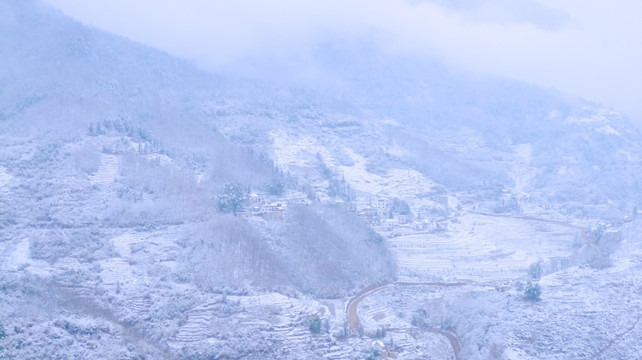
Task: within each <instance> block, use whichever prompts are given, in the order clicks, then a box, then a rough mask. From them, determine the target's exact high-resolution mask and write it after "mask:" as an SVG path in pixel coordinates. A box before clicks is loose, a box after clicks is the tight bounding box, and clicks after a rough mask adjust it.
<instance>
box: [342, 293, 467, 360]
mask: <svg viewBox="0 0 642 360" xmlns="http://www.w3.org/2000/svg"><path fill="white" fill-rule="evenodd" d="M465 285H471V283H463V282H457V283H443V282H417V283H411V282H394V283H393V282H384V283H381V284H379V285H374V286H369V287H367V288H365V289H363V290H362V291H361V292H360V293H359V294H357V295H355V296H354V297H353V298H352V299H350V301H348V304H347V305H346V313H347V314H348V326H349V327H350V329H357V328H358V327H359V325H360V324H361V320H360V319H359V313H358V312H357V308H358V307H359V304H360V303H361V302H362V301H363V300H364V299H365V298H367V297H368V296H371V295H373V294H376V293H378V292H380V291H382V290H385V289H389V288H397V287H409V286H437V287H460V286H465ZM410 330H412V331H421V332H429V333H433V334H439V335H442V336H445V337H446V339H448V342H449V343H450V346H451V347H452V349H453V353H454V354H455V360H460V357H459V353H460V352H461V344H460V343H459V339H457V336H456V335H455V334H454V333H452V332H450V331H446V330H443V329H436V328H408V329H394V328H390V329H386V331H387V332H408V331H410Z"/></svg>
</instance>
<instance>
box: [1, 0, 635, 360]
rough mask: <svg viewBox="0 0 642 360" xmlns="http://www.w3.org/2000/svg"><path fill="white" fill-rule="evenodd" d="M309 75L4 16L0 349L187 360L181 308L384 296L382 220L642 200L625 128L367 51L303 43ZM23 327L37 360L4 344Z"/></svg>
mask: <svg viewBox="0 0 642 360" xmlns="http://www.w3.org/2000/svg"><path fill="white" fill-rule="evenodd" d="M317 61H318V63H317V64H316V66H318V68H319V69H320V71H321V72H322V73H327V74H331V76H332V79H333V81H331V82H327V83H324V84H318V86H316V84H314V83H305V82H301V83H298V85H296V86H294V85H292V84H289V85H288V84H287V83H285V82H276V81H275V82H266V81H253V80H247V79H245V80H242V79H235V78H231V77H226V76H225V75H224V74H219V75H213V74H209V73H207V72H204V71H202V70H198V69H196V68H195V67H193V66H191V65H189V64H187V63H186V62H184V61H182V60H179V59H176V58H174V57H172V56H170V55H168V54H165V53H162V52H159V51H157V50H154V49H151V48H148V47H145V46H142V45H139V44H135V43H133V42H131V41H129V40H127V39H124V38H122V37H118V36H113V35H109V34H106V33H104V32H101V31H98V30H96V29H92V28H88V27H86V26H84V25H82V24H80V23H78V22H74V21H72V20H70V19H68V18H67V17H65V16H64V15H62V14H61V13H60V12H58V11H55V10H52V9H50V8H48V7H46V6H44V5H41V4H40V3H38V2H35V1H31V0H27V1H22V0H8V1H3V2H2V3H1V4H0V63H1V64H2V66H0V144H1V145H0V231H1V232H0V252H1V253H3V254H5V255H4V256H3V257H2V258H1V259H0V266H1V267H0V269H1V270H2V274H1V275H0V276H1V277H0V289H2V292H1V293H0V300H1V301H2V303H3V305H2V306H3V310H4V309H5V305H6V309H9V310H8V311H3V312H2V313H1V314H0V330H2V324H5V328H9V325H8V324H11V325H12V329H9V330H7V331H9V332H11V334H12V336H13V337H12V338H11V339H10V340H11V341H12V342H11V344H12V345H11V346H7V347H4V348H3V347H0V351H1V350H3V349H4V350H6V351H10V352H9V353H8V354H9V357H11V356H14V357H16V358H30V357H31V358H42V357H46V356H49V355H51V354H62V353H64V352H65V351H66V347H65V343H64V341H66V340H64V339H69V338H70V337H71V336H72V335H73V336H77V337H80V336H81V335H78V334H89V333H91V334H97V333H100V334H103V335H101V336H102V337H101V338H100V339H102V340H100V341H98V342H97V343H96V344H94V343H91V344H92V345H91V346H95V348H94V349H95V351H94V352H93V354H95V357H96V358H101V357H102V358H109V357H113V356H114V354H118V356H117V357H120V358H136V357H137V356H138V355H139V354H145V355H147V356H148V357H151V358H159V357H158V356H159V354H168V353H171V354H174V355H176V357H180V356H179V355H181V354H182V355H181V356H183V357H188V356H191V355H189V354H192V353H191V352H190V351H192V350H193V351H195V352H194V354H197V353H198V351H197V350H199V351H200V350H202V349H203V347H198V348H197V347H194V348H190V347H189V341H191V340H189V339H191V337H190V331H191V330H190V329H191V328H188V329H187V330H185V326H186V321H187V315H186V314H187V313H188V312H189V313H190V314H194V313H195V312H196V313H198V312H200V314H201V315H202V314H204V313H207V314H209V315H207V316H210V318H211V319H225V318H226V316H228V315H229V314H230V312H234V311H238V312H242V311H241V310H239V309H241V308H242V306H241V305H240V300H239V303H236V304H234V303H233V302H231V301H230V302H226V301H227V296H228V295H234V296H237V295H239V296H240V295H247V294H262V293H264V292H269V291H277V292H280V293H281V294H286V295H289V296H291V298H299V299H303V300H305V299H308V298H316V299H332V298H343V297H345V296H347V295H348V294H353V293H355V292H357V291H358V290H360V289H362V288H364V287H366V286H369V285H372V284H379V283H382V282H385V281H391V280H394V279H395V277H396V262H395V259H394V258H393V256H392V255H391V252H390V251H389V249H388V242H387V241H386V236H394V235H395V234H396V233H395V231H396V230H398V229H396V228H394V226H395V224H397V225H398V224H404V226H405V227H404V228H403V231H426V229H425V226H426V224H428V223H431V224H432V225H434V227H435V228H434V229H432V230H434V231H442V230H443V228H441V224H440V221H442V222H443V221H444V220H445V219H447V218H448V216H449V214H450V213H451V212H452V211H459V210H462V209H464V208H465V209H468V210H470V209H474V210H479V211H484V212H486V211H495V212H497V213H500V212H512V213H520V212H521V213H523V214H526V215H528V212H529V211H530V210H529V209H538V211H540V212H541V211H542V209H544V210H547V211H549V210H550V213H551V214H553V215H554V216H559V217H561V216H566V217H569V218H575V219H582V218H586V217H590V218H592V219H599V220H604V221H612V222H613V221H620V220H623V219H624V218H625V217H626V216H627V215H630V214H631V213H632V212H633V211H634V210H635V209H636V206H638V205H639V204H640V202H641V200H642V191H641V189H640V184H639V183H638V179H639V178H640V175H642V173H641V172H642V171H641V168H640V161H641V157H642V149H641V148H640V143H639V139H640V133H639V131H638V130H637V129H636V128H634V127H633V126H632V125H631V124H630V123H629V122H628V120H627V119H626V117H625V116H623V115H620V114H617V113H614V112H612V111H610V110H608V109H605V108H603V107H601V106H599V105H596V104H591V103H587V102H585V101H582V100H577V99H569V98H568V97H565V96H562V95H560V94H558V93H556V92H554V91H552V90H547V89H541V88H536V87H533V86H528V85H524V84H521V83H517V82H513V81H508V80H503V79H495V78H487V77H480V76H476V75H471V74H465V73H461V72H457V71H455V70H452V69H449V68H447V67H444V66H442V65H440V64H437V63H433V64H426V63H418V62H414V61H410V60H408V59H404V58H399V57H395V56H391V55H388V54H382V53H380V52H377V51H375V50H373V49H371V48H369V47H360V46H356V47H337V46H331V45H327V46H321V47H319V50H318V54H317ZM141 294H147V295H145V296H143V295H141ZM214 296H217V300H216V302H215V304H216V308H215V310H212V309H211V308H208V307H205V308H201V307H199V306H196V304H202V303H207V301H212V298H213V297H214ZM218 297H220V299H218ZM303 300H301V301H303ZM41 304H45V305H41ZM141 304H142V305H141ZM235 306H236V307H235ZM324 306H325V305H324ZM70 309H75V310H73V311H72V310H70ZM195 309H196V310H195ZM324 309H325V308H324ZM327 309H328V310H327V311H328V312H331V311H333V310H331V306H328V307H327ZM264 310H265V311H266V312H270V311H272V313H270V314H271V315H274V316H276V315H275V314H277V315H278V314H280V313H279V312H278V311H276V310H273V309H272V310H270V309H269V308H267V307H266V309H264ZM279 311H280V310H279ZM292 311H293V312H294V310H292ZM323 311H325V310H323ZM212 314H214V315H212ZM307 315H308V314H305V313H300V314H297V315H296V316H297V317H296V319H290V320H289V321H291V322H293V323H294V322H296V326H300V325H301V324H303V323H304V321H305V318H304V317H305V316H307ZM202 316H205V315H202ZM95 318H99V319H100V320H96V319H95ZM194 318H197V319H198V318H199V317H198V316H194ZM87 319H89V320H87ZM63 320H64V321H63ZM217 321H218V320H217ZM34 324H37V325H36V328H37V331H35V333H36V335H33V336H35V337H36V338H37V339H36V340H37V341H36V340H33V339H31V338H29V339H31V340H29V341H32V340H33V341H34V343H38V344H41V345H42V346H35V347H31V348H28V349H27V348H23V347H21V345H20V344H23V343H24V341H27V340H25V339H27V338H28V337H29V336H31V335H32V334H31V333H30V332H29V331H27V332H25V331H24V329H27V328H30V325H31V326H34ZM74 324H76V325H74ZM190 324H191V323H190ZM208 324H209V323H208ZM14 325H15V327H13V326H14ZM255 325H256V324H255ZM259 325H260V326H264V325H265V324H263V323H260V324H259ZM259 325H257V326H259ZM268 325H269V327H271V326H272V324H268ZM190 326H192V325H190ZM194 326H196V325H194ZM279 326H285V325H279ZM303 327H304V328H305V325H303ZM49 328H55V329H58V330H55V331H59V332H61V333H62V331H63V330H64V331H65V334H66V335H64V336H63V335H60V336H58V335H56V336H58V337H52V338H55V339H59V340H56V341H53V340H51V339H50V338H49V335H47V334H48V333H47V332H46V331H45V329H49ZM178 329H182V330H181V331H182V332H179V330H178ZM270 329H271V330H270V331H272V330H274V329H273V328H270ZM282 329H285V327H283V328H282ZM47 331H48V330H47ZM207 331H210V332H214V331H223V330H221V329H210V328H208V329H207ZM230 331H231V330H230ZM244 331H245V330H244ZM248 331H249V330H248ZM274 331H276V330H274ZM186 333H187V335H185V334H186ZM1 334H2V332H0V335H1ZM42 334H45V335H42ZM56 334H58V333H56ZM69 334H71V335H69ZM132 334H133V335H132ZM54 335H55V334H54ZM130 335H131V336H130ZM38 336H40V337H38ZM52 336H53V335H52ZM181 336H182V337H181ZM226 336H227V335H226ZM2 337H3V336H0V339H1V338H2ZM123 338H131V339H132V340H131V341H132V344H134V345H132V346H126V345H124V344H123V343H122V341H121V340H122V339H123ZM319 338H321V336H320V337H319ZM16 339H17V340H16ZM185 339H187V340H185ZM63 340H64V341H63ZM232 340H238V339H234V337H233V336H232ZM232 340H230V341H232ZM87 341H93V340H86V339H85V340H82V341H81V340H78V342H76V343H74V344H75V345H74V347H73V349H71V350H69V351H72V352H74V353H81V351H83V350H82V346H84V345H79V344H88V343H87ZM172 341H174V342H175V343H179V345H180V346H179V345H177V347H176V348H173V349H169V348H165V347H168V346H169V345H167V344H170V343H171V342H172ZM159 344H160V345H159ZM186 344H187V345H186ZM266 344H267V343H262V342H260V341H257V342H256V343H252V344H249V345H248V344H244V345H243V344H241V345H239V344H237V345H238V346H237V347H236V348H234V349H233V350H230V349H227V348H222V350H221V353H222V354H227V353H226V351H228V350H229V353H231V354H236V355H237V356H241V355H238V354H249V353H251V354H261V353H263V352H267V351H268V350H269V349H267V348H268V345H266ZM0 345H1V344H0ZM87 346H89V345H87ZM244 346H247V348H246V347H244ZM328 346H329V345H328ZM7 349H9V350H7ZM132 349H133V350H132ZM141 349H142V350H141ZM168 349H169V350H168ZM194 349H197V350H194ZM218 350H219V349H218V348H217V351H218ZM270 351H272V350H270ZM177 354H178V355H177ZM186 354H187V355H186ZM0 355H2V353H1V352H0ZM197 355H198V354H197ZM197 355H194V357H192V358H199V357H198V356H197ZM61 356H62V355H61ZM199 356H200V355H199ZM203 356H204V355H203ZM225 356H226V355H221V357H220V358H226V357H225ZM230 357H231V358H233V356H230ZM202 358H205V357H202Z"/></svg>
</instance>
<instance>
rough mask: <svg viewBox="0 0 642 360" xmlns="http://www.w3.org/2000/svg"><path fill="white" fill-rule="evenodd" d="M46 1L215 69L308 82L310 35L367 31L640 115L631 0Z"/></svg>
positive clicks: (321, 37)
mask: <svg viewBox="0 0 642 360" xmlns="http://www.w3.org/2000/svg"><path fill="white" fill-rule="evenodd" d="M47 2H48V3H50V4H52V5H54V6H56V7H58V8H60V9H62V10H63V11H65V12H66V13H67V14H69V15H71V16H73V17H75V18H76V19H78V20H80V21H82V22H84V23H87V24H90V25H93V26H97V27H99V28H101V29H105V30H107V31H110V32H113V33H117V34H120V35H123V36H126V37H129V38H131V39H132V40H135V41H139V42H142V43H144V44H148V45H150V46H153V47H155V48H158V49H162V50H165V51H167V52H169V53H171V54H174V55H177V56H180V57H182V58H185V59H189V60H190V61H193V62H194V63H195V64H198V65H199V66H201V67H202V68H205V69H208V70H211V71H214V72H218V73H227V74H240V75H242V76H247V77H254V78H256V77H266V76H269V75H270V74H273V73H274V72H277V73H278V74H281V75H282V77H285V78H287V77H288V76H289V77H291V78H294V79H311V81H312V82H314V81H318V80H319V79H321V78H323V77H325V76H327V75H326V74H323V72H324V69H319V65H318V64H317V63H315V59H314V54H315V52H316V51H317V50H318V47H319V46H320V45H322V44H326V43H328V42H339V43H342V42H348V43H350V44H351V46H355V45H354V44H363V43H367V44H369V45H372V46H375V47H376V48H377V49H378V50H379V51H383V52H387V53H392V54H395V55H402V56H404V57H409V58H413V59H422V60H425V61H430V60H435V59H436V60H438V61H441V62H443V63H444V64H446V65H448V66H455V67H458V68H461V69H465V70H467V71H473V72H477V73H481V74H492V75H497V76H502V77H506V78H510V79H517V80H521V81H525V82H528V83H533V84H537V85H539V86H544V87H550V88H556V89H558V90H561V91H563V92H566V93H568V94H569V95H573V96H580V97H584V98H586V99H588V100H591V101H596V102H600V103H603V104H605V105H607V106H611V107H613V108H615V109H617V110H620V111H623V112H624V113H626V114H628V115H630V116H631V117H633V118H634V119H636V120H638V121H640V119H642V108H641V107H640V102H639V101H638V100H639V99H638V97H637V96H636V94H639V93H640V92H641V91H642V88H641V86H642V85H640V84H642V81H639V80H640V79H642V72H641V70H640V67H639V66H638V64H639V63H640V62H641V61H642V48H640V46H639V45H638V44H637V42H638V40H637V38H636V36H635V34H638V33H640V32H642V25H641V24H640V22H639V21H638V19H637V15H636V14H639V13H640V12H641V11H642V5H640V4H639V2H636V1H632V0H617V1H610V2H608V4H606V3H601V2H597V1H591V2H586V1H574V0H565V1H550V0H527V1H521V2H519V5H518V4H517V3H516V2H514V1H502V0H485V1H482V0H478V1H438V0H435V1H410V2H406V1H403V0H376V1H359V0H354V1H323V2H304V3H302V2H297V1H270V2H263V1H239V2H234V3H229V2H210V1H166V2H163V3H158V2H154V1H137V2H130V1H97V0H92V1H83V2H78V1H69V0H47ZM320 74H321V75H320ZM636 80H638V81H636Z"/></svg>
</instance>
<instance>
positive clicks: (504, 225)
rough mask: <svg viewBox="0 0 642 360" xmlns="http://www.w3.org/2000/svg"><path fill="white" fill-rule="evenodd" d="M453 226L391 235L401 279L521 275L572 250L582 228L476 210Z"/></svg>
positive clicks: (489, 279)
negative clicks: (395, 235) (491, 214)
mask: <svg viewBox="0 0 642 360" xmlns="http://www.w3.org/2000/svg"><path fill="white" fill-rule="evenodd" d="M448 227H449V229H448V231H446V232H443V233H439V234H429V233H426V234H413V235H408V236H402V237H397V238H392V239H389V242H390V244H391V247H392V249H393V250H394V252H395V254H396V255H397V261H398V266H399V279H400V281H428V280H434V279H442V280H444V281H464V280H468V281H476V282H494V281H503V280H513V279H517V278H520V277H523V276H524V275H525V274H526V271H527V269H528V267H529V266H530V265H531V264H533V263H535V262H537V261H540V260H542V261H545V260H548V259H551V258H559V257H567V256H569V255H570V254H572V252H573V251H574V249H573V244H574V241H575V239H576V238H577V236H578V233H579V230H575V229H572V228H571V229H569V228H568V227H564V226H561V225H556V224H549V223H543V222H538V221H532V220H523V219H514V218H510V217H487V216H484V215H478V214H471V213H463V214H462V215H461V216H459V217H457V221H456V222H452V221H451V222H450V223H449V224H448Z"/></svg>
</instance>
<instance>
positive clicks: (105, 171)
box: [89, 154, 120, 185]
mask: <svg viewBox="0 0 642 360" xmlns="http://www.w3.org/2000/svg"><path fill="white" fill-rule="evenodd" d="M119 166H120V158H119V157H118V155H113V154H101V156H100V167H99V168H98V171H96V173H94V174H92V175H91V176H90V177H89V181H90V183H91V184H92V185H94V184H100V185H105V184H110V183H112V182H114V180H115V179H116V176H117V175H118V167H119Z"/></svg>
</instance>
